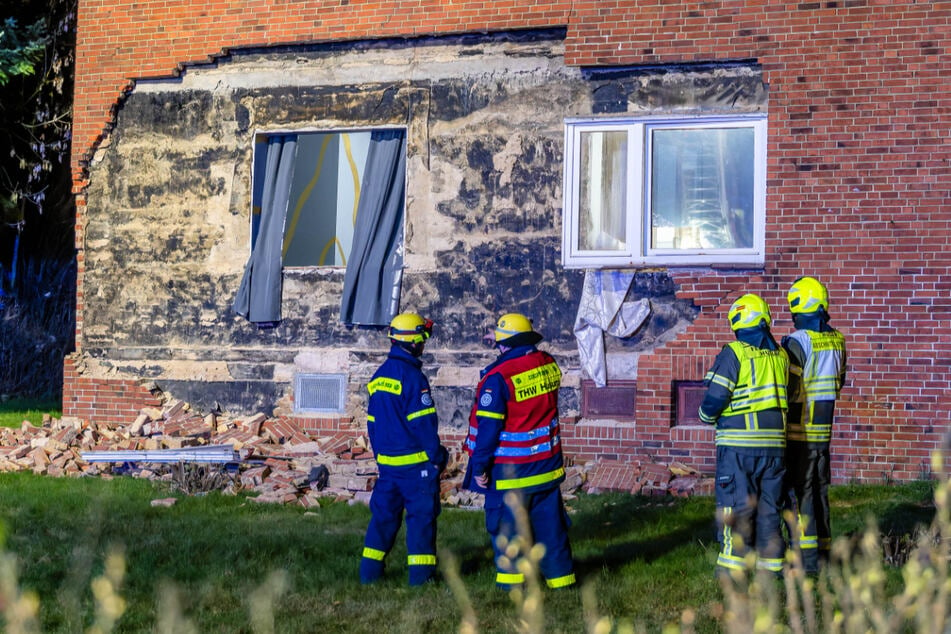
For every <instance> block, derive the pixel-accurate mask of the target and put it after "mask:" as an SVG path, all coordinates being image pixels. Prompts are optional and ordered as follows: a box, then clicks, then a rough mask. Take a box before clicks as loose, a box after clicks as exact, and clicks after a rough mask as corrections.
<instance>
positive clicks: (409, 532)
mask: <svg viewBox="0 0 951 634" xmlns="http://www.w3.org/2000/svg"><path fill="white" fill-rule="evenodd" d="M410 471H411V472H412V473H411V474H408V475H407V476H400V477H392V476H384V475H383V474H381V475H380V479H379V480H377V481H376V484H375V485H374V487H373V494H372V495H371V496H370V512H371V513H372V514H373V515H372V517H371V518H370V524H369V525H368V526H367V533H366V538H365V539H364V542H363V545H364V548H363V557H362V558H361V559H360V583H372V582H373V581H376V580H377V579H379V578H380V577H381V576H382V575H383V566H384V562H383V558H384V557H385V556H386V554H387V553H389V552H390V549H392V548H393V544H394V542H395V541H396V534H397V533H398V532H399V530H400V524H402V522H403V511H404V509H405V511H406V552H407V563H408V567H409V584H410V585H420V584H422V583H425V582H426V581H429V580H430V579H431V578H433V577H434V576H435V574H436V518H437V517H438V516H439V512H440V510H441V509H440V505H439V476H438V473H437V471H436V469H435V468H432V467H430V468H429V469H424V470H422V471H420V470H416V469H411V470H410ZM423 473H426V475H425V476H423V475H422V474H423Z"/></svg>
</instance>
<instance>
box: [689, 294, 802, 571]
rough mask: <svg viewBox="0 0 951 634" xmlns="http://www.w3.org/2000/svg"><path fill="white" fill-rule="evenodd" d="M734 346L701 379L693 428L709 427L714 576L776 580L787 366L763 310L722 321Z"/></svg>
mask: <svg viewBox="0 0 951 634" xmlns="http://www.w3.org/2000/svg"><path fill="white" fill-rule="evenodd" d="M728 319H729V321H730V328H732V330H733V333H734V335H735V337H736V341H733V342H731V343H729V344H728V345H726V346H724V347H723V349H722V350H721V351H720V353H719V354H718V355H717V357H716V360H715V361H714V363H713V367H712V368H711V369H710V371H709V372H707V375H706V377H705V378H704V384H705V385H706V388H707V390H706V393H705V394H704V398H703V402H702V403H701V404H700V420H701V421H703V422H705V423H707V424H710V425H716V452H717V465H716V490H715V495H716V506H717V528H718V539H719V541H720V545H721V549H720V554H719V556H718V557H717V572H718V573H729V572H730V571H736V573H737V574H740V573H743V572H744V571H746V570H747V569H748V567H749V564H750V563H751V561H752V559H748V557H747V556H748V555H750V554H752V552H753V549H755V566H756V568H758V569H760V570H766V571H770V572H773V573H775V574H780V573H781V572H782V566H783V554H784V551H785V543H784V540H783V537H782V529H781V521H782V520H781V516H780V511H781V503H782V499H783V477H784V473H785V469H784V467H783V454H784V451H785V446H786V429H785V421H786V407H787V403H786V381H787V374H788V366H789V360H788V357H787V355H786V351H785V350H783V349H782V348H781V347H780V346H779V344H777V343H776V340H775V339H773V336H772V334H771V333H770V324H771V322H772V318H771V317H770V313H769V306H767V304H766V302H765V301H763V299H762V298H760V297H759V296H757V295H753V294H748V295H744V296H742V297H740V298H739V299H738V300H736V301H735V302H734V303H733V305H732V306H731V307H730V311H729V313H728Z"/></svg>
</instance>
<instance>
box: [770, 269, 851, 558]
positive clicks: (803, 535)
mask: <svg viewBox="0 0 951 634" xmlns="http://www.w3.org/2000/svg"><path fill="white" fill-rule="evenodd" d="M787 299H788V300H789V310H790V312H792V317H793V324H794V325H795V327H796V330H795V332H793V333H792V334H791V335H789V336H787V337H784V338H783V348H785V349H786V352H788V353H789V388H788V391H789V421H788V425H787V428H786V481H787V490H789V491H791V492H792V494H793V495H792V497H793V498H794V500H795V503H796V509H797V511H798V515H799V518H798V524H799V535H798V536H797V539H796V540H795V541H796V543H797V546H798V548H799V553H800V557H801V559H802V565H803V569H804V570H805V571H806V573H808V574H816V573H818V572H819V567H820V564H822V563H825V562H826V561H828V559H829V551H830V549H831V547H832V528H831V522H830V517H829V483H830V481H831V479H832V469H831V466H830V460H831V457H830V452H829V444H830V441H831V440H832V419H833V418H834V416H835V401H836V399H837V398H838V396H839V390H841V389H842V384H843V383H844V382H845V360H846V354H845V337H843V336H842V333H840V332H839V331H838V330H836V329H834V328H833V327H832V326H830V325H829V313H828V310H829V293H828V291H827V290H826V287H825V286H823V285H822V283H821V282H820V281H819V280H817V279H816V278H814V277H801V278H799V279H798V280H796V281H795V282H793V285H792V287H791V288H790V289H789V293H788V294H787Z"/></svg>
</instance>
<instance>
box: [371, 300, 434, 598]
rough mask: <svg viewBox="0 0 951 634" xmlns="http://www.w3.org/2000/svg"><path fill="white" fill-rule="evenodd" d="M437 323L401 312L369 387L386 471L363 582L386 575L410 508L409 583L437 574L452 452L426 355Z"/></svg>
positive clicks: (376, 443) (374, 435) (376, 445)
mask: <svg viewBox="0 0 951 634" xmlns="http://www.w3.org/2000/svg"><path fill="white" fill-rule="evenodd" d="M432 325H433V322H431V321H429V320H427V319H423V318H422V317H420V316H419V315H417V314H415V313H401V314H399V315H397V316H396V317H394V318H393V320H392V322H390V329H389V338H390V342H391V344H392V345H391V347H390V353H389V355H388V356H387V359H386V361H385V362H384V363H383V365H381V366H380V368H379V369H378V370H377V371H376V373H375V374H374V375H373V378H372V379H371V380H370V383H369V384H368V385H367V390H368V391H369V392H370V400H369V404H368V406H367V431H368V433H369V436H370V445H371V447H372V448H373V452H374V454H375V456H376V462H377V467H378V469H379V473H380V477H379V478H378V479H377V481H376V484H375V485H374V487H373V494H372V496H371V497H370V512H371V513H372V516H371V517H370V524H369V525H368V526H367V532H366V537H365V539H364V546H363V557H362V558H361V559H360V582H361V583H372V582H374V581H376V580H377V579H379V578H380V577H381V576H382V575H383V559H384V557H386V555H387V553H389V552H390V549H391V548H392V547H393V544H394V542H395V541H396V534H397V532H399V529H400V525H401V524H402V523H403V511H404V510H405V511H406V550H407V564H408V567H409V583H410V585H412V586H415V585H420V584H423V583H425V582H426V581H429V580H430V579H432V578H433V577H434V576H435V574H436V518H437V517H438V516H439V511H440V505H439V474H440V472H441V471H442V469H443V468H445V466H446V459H447V458H448V453H447V452H446V449H445V447H443V446H441V445H440V444H439V435H438V433H437V428H438V423H439V421H438V418H437V416H436V407H435V405H434V404H433V398H432V394H431V393H430V390H429V381H428V380H427V379H426V376H425V375H424V374H423V372H422V369H421V368H422V362H421V361H420V359H419V357H420V356H421V355H422V354H423V346H424V345H425V342H426V340H427V339H429V337H430V335H431V334H432Z"/></svg>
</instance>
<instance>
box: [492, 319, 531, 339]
mask: <svg viewBox="0 0 951 634" xmlns="http://www.w3.org/2000/svg"><path fill="white" fill-rule="evenodd" d="M525 332H534V331H533V330H532V320H531V319H529V318H528V317H526V316H525V315H523V314H521V313H506V314H504V315H502V316H501V317H499V321H498V323H496V324H495V341H496V342H499V341H505V340H506V339H508V338H509V337H514V336H515V335H519V334H522V333H525Z"/></svg>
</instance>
